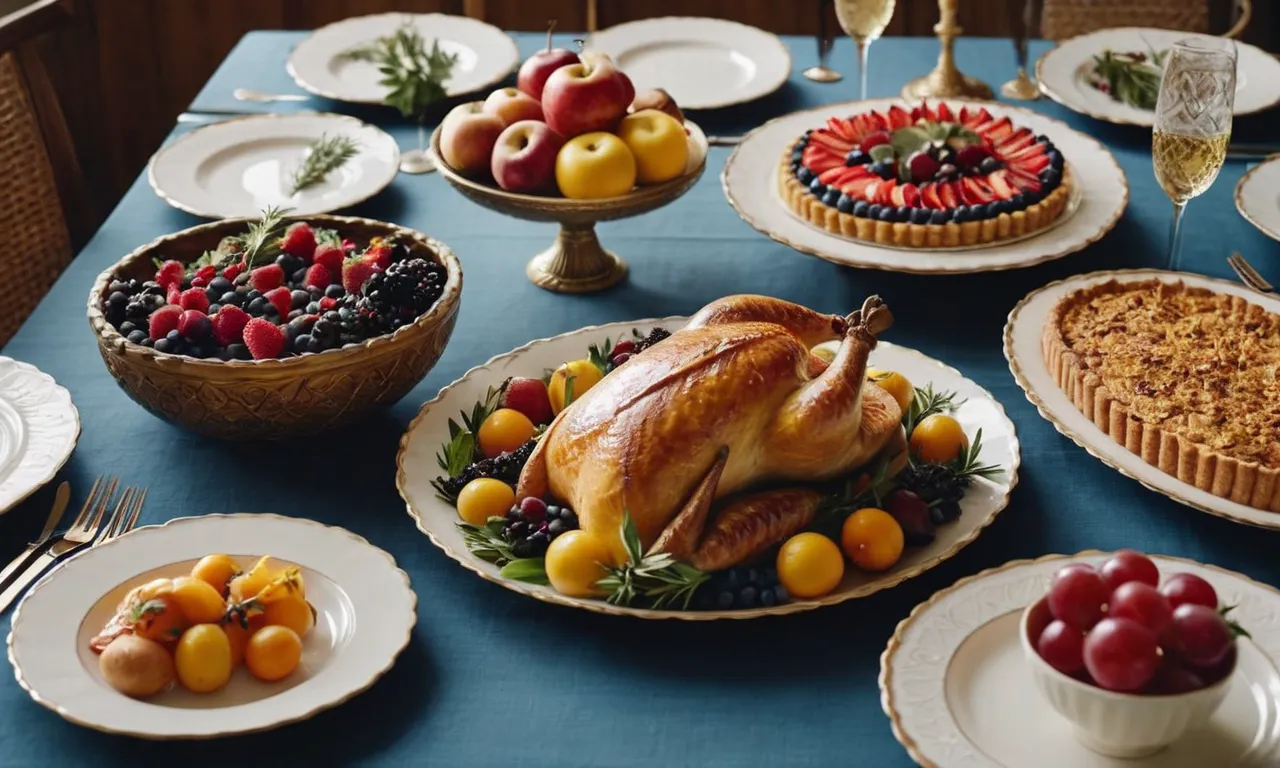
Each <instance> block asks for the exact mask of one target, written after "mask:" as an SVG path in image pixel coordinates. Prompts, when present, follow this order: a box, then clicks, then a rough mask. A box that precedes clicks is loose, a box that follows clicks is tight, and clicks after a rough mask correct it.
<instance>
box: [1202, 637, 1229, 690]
mask: <svg viewBox="0 0 1280 768" xmlns="http://www.w3.org/2000/svg"><path fill="white" fill-rule="evenodd" d="M1235 668H1236V644H1235V643H1232V644H1231V647H1230V648H1229V649H1228V650H1227V655H1226V656H1223V657H1222V661H1219V662H1218V663H1217V664H1214V665H1213V666H1212V667H1204V668H1200V667H1196V668H1195V673H1196V674H1197V675H1199V676H1200V679H1202V680H1204V684H1205V685H1213V684H1214V683H1216V682H1218V681H1219V680H1221V679H1223V678H1224V677H1226V676H1227V675H1230V674H1231V672H1232V671H1233V670H1235Z"/></svg>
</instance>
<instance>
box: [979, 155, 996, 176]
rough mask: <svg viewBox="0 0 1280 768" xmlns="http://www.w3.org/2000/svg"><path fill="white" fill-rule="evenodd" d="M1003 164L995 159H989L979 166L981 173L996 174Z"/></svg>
mask: <svg viewBox="0 0 1280 768" xmlns="http://www.w3.org/2000/svg"><path fill="white" fill-rule="evenodd" d="M1000 167H1001V162H1000V161H999V160H997V159H995V158H994V157H988V158H986V159H984V160H983V161H982V162H981V163H979V164H978V172H979V173H987V174H991V173H995V172H996V171H998V170H1000Z"/></svg>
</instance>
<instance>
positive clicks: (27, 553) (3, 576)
mask: <svg viewBox="0 0 1280 768" xmlns="http://www.w3.org/2000/svg"><path fill="white" fill-rule="evenodd" d="M70 499H71V484H70V483H68V482H66V481H65V480H64V481H63V482H62V484H61V485H59V486H58V490H57V491H56V492H55V493H54V495H53V508H52V509H50V510H49V519H48V520H46V521H45V524H44V530H43V531H41V532H40V536H39V537H38V538H36V540H35V541H33V542H31V543H30V544H28V545H27V548H26V549H24V550H23V551H22V554H20V555H18V556H17V557H15V558H13V560H11V561H10V562H9V564H8V565H6V566H5V567H4V570H3V571H0V589H3V588H4V587H5V585H7V584H8V583H9V581H10V579H11V578H12V577H13V574H15V573H17V571H18V569H19V568H21V567H22V566H23V565H25V564H26V563H27V561H28V560H30V559H31V556H32V555H34V554H35V552H36V550H37V549H40V547H43V546H44V545H45V544H46V543H47V542H48V541H49V537H50V536H52V535H53V531H54V529H55V528H57V527H58V521H60V520H61V519H62V513H63V512H64V511H65V510H66V508H67V502H68V501H69V500H70ZM0 610H3V609H0Z"/></svg>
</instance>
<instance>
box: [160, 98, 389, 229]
mask: <svg viewBox="0 0 1280 768" xmlns="http://www.w3.org/2000/svg"><path fill="white" fill-rule="evenodd" d="M321 136H328V137H329V138H333V137H335V136H347V137H349V138H351V139H354V140H355V141H356V143H357V145H358V148H357V152H356V155H355V157H352V158H351V159H350V160H348V161H347V162H346V163H344V164H343V165H342V166H341V167H339V168H337V169H335V170H333V171H330V172H329V173H328V174H327V175H326V176H325V178H324V179H323V180H322V181H320V182H319V183H317V184H314V185H312V186H309V187H306V188H304V189H301V190H298V191H297V192H294V193H293V194H290V187H291V184H292V179H293V174H294V172H295V171H296V170H297V168H298V166H299V165H300V164H301V163H302V162H303V160H304V159H305V158H306V157H307V155H308V154H309V152H310V149H311V145H312V144H313V143H315V142H316V141H317V140H318V139H320V137H321ZM399 165H400V148H399V147H398V146H397V145H396V141H395V139H393V138H391V136H390V134H388V133H387V132H386V131H384V130H382V129H381V128H378V127H377V126H373V125H369V124H368V123H362V122H360V121H359V120H357V119H355V118H354V117H347V116H346V115H333V114H328V113H315V112H302V113H297V114H271V115H249V116H245V117H235V118H232V119H230V120H223V121H221V122H218V123H210V124H209V125H206V126H203V127H201V128H197V129H195V130H193V131H191V132H190V133H187V134H185V135H183V136H180V137H178V139H177V140H175V141H173V142H172V143H170V144H168V145H166V146H164V147H161V148H160V150H159V151H158V152H156V153H155V154H154V155H152V157H151V163H150V164H149V165H148V167H147V180H148V181H149V182H150V183H151V188H152V189H153V190H155V193H156V194H157V195H159V196H160V197H161V199H163V200H164V201H165V202H167V203H169V205H172V206H173V207H174V208H178V209H179V210H183V211H186V212H187V213H192V214H195V215H196V216H205V217H208V218H227V219H229V218H237V217H242V216H243V217H249V218H253V217H256V216H259V215H261V213H262V210H263V209H264V208H266V207H267V206H270V205H274V206H279V207H283V208H290V209H292V213H293V214H294V215H297V216H306V215H309V214H314V213H328V212H330V211H336V210H340V209H342V208H348V207H350V206H352V205H355V204H356V203H359V202H363V201H365V200H368V199H369V198H371V197H373V196H374V195H376V194H378V193H379V192H381V191H382V190H383V189H386V187H387V185H388V184H390V183H391V181H392V180H393V179H395V177H396V172H397V170H398V167H399Z"/></svg>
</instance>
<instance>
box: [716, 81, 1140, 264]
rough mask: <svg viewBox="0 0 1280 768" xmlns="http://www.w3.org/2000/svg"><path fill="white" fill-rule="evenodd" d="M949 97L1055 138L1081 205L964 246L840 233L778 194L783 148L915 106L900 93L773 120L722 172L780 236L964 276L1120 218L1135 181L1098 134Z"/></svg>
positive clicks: (754, 219) (736, 203)
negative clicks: (1026, 231)
mask: <svg viewBox="0 0 1280 768" xmlns="http://www.w3.org/2000/svg"><path fill="white" fill-rule="evenodd" d="M947 103H948V104H949V105H950V106H951V107H952V108H953V109H954V110H956V111H958V110H959V108H960V107H961V106H972V107H982V108H985V109H987V110H988V111H989V112H990V113H991V114H992V115H995V116H1001V115H1008V116H1009V117H1010V118H1011V119H1012V120H1013V121H1014V122H1015V123H1016V124H1018V125H1019V126H1026V127H1028V128H1031V129H1032V130H1033V131H1035V132H1036V133H1037V134H1044V135H1046V136H1048V137H1049V138H1050V139H1051V140H1052V141H1053V143H1054V144H1055V145H1056V146H1057V147H1058V149H1059V150H1060V151H1061V152H1062V155H1063V157H1064V159H1065V160H1066V161H1067V162H1068V163H1069V164H1070V166H1071V172H1072V183H1073V184H1076V185H1079V187H1080V189H1081V190H1082V193H1083V194H1082V197H1081V199H1080V200H1079V203H1078V209H1076V210H1075V211H1074V213H1072V215H1071V216H1070V217H1069V218H1067V220H1066V221H1064V222H1063V223H1062V224H1061V225H1055V226H1054V227H1051V228H1049V229H1046V230H1044V231H1042V232H1039V233H1036V235H1035V236H1034V237H1030V238H1027V239H1025V240H1017V241H1013V242H997V243H992V244H990V245H988V246H987V247H985V248H981V249H978V250H967V251H960V252H955V251H949V250H932V249H898V248H885V247H883V246H880V245H877V244H875V243H869V242H863V241H857V240H850V239H847V238H844V237H839V236H837V235H834V234H832V233H830V232H828V231H826V230H825V229H820V228H818V227H815V226H813V225H812V224H810V223H808V222H806V221H803V220H801V219H800V218H798V217H796V216H795V215H793V214H792V213H791V211H790V209H789V208H788V206H787V205H785V204H784V203H783V201H782V198H781V197H780V196H779V195H778V192H777V186H778V185H777V174H778V172H779V167H778V158H779V157H780V156H781V155H782V153H783V150H784V149H785V148H786V147H788V146H790V145H791V144H792V143H794V142H795V140H796V138H797V137H799V136H800V134H802V133H804V132H805V131H806V130H808V129H810V128H817V127H820V126H822V125H824V124H825V123H826V121H827V118H828V117H831V116H833V115H836V116H841V117H843V116H848V115H854V114H859V113H862V112H866V111H868V110H872V109H875V110H880V111H884V110H887V109H888V108H889V107H891V106H893V105H898V106H904V107H909V106H910V105H908V104H907V103H906V102H903V101H901V100H900V99H871V100H868V101H853V102H845V103H841V104H828V105H826V106H823V107H818V108H815V109H808V110H803V111H800V112H793V113H792V114H789V115H785V116H783V117H779V118H775V119H773V120H770V121H769V122H767V123H765V124H764V125H762V126H760V127H759V128H756V129H755V130H753V131H751V132H750V133H748V134H747V135H746V136H745V137H743V139H742V142H741V143H740V144H739V145H738V146H737V148H736V149H734V151H733V153H732V154H731V155H730V156H729V159H728V161H727V162H726V163H725V167H724V171H723V172H722V173H721V175H720V182H721V186H722V187H723V188H724V193H725V196H726V197H727V198H728V199H729V204H730V205H731V206H733V209H734V210H735V211H737V212H738V215H739V216H741V217H742V218H743V219H744V220H745V221H746V222H747V223H748V224H750V225H751V226H752V227H755V228H756V229H757V230H758V231H760V232H761V233H763V234H765V235H767V236H769V237H770V238H772V239H773V240H775V241H777V242H779V243H781V244H783V245H786V246H788V247H790V248H794V249H796V250H797V251H800V252H801V253H807V254H809V255H811V256H817V257H818V258H821V259H826V260H827V261H831V262H835V263H836V264H843V265H846V266H851V267H864V268H868V269H882V270H887V271H891V272H911V273H922V274H961V273H969V272H990V271H996V270H1005V269H1020V268H1023V267H1029V266H1032V265H1034V264H1040V263H1042V262H1045V261H1050V260H1052V259H1057V258H1061V257H1063V256H1066V255H1068V254H1071V253H1075V252H1076V251H1079V250H1081V249H1082V248H1084V247H1085V246H1087V245H1089V244H1090V243H1093V242H1095V241H1097V240H1099V239H1101V238H1102V236H1103V235H1105V234H1106V233H1107V232H1110V231H1111V228H1112V227H1114V226H1115V224H1116V222H1117V221H1119V219H1120V216H1121V214H1123V213H1124V209H1125V207H1126V206H1127V205H1128V202H1129V182H1128V180H1127V179H1126V178H1125V175H1124V171H1122V170H1121V169H1120V166H1119V164H1118V163H1116V160H1115V157H1114V156H1112V154H1111V152H1110V151H1109V150H1107V148H1106V147H1104V146H1102V144H1100V143H1099V142H1098V141H1097V140H1095V139H1093V138H1091V137H1089V136H1086V135H1084V134H1083V133H1080V132H1078V131H1075V130H1073V129H1071V128H1070V127H1068V126H1067V125H1066V124H1065V123H1062V122H1060V121H1057V120H1053V119H1051V118H1048V117H1045V116H1043V115H1041V114H1038V113H1036V112H1033V111H1031V110H1029V109H1023V108H1021V107H1011V106H1008V105H1005V104H997V103H992V102H966V101H963V100H959V99H948V100H947Z"/></svg>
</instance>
